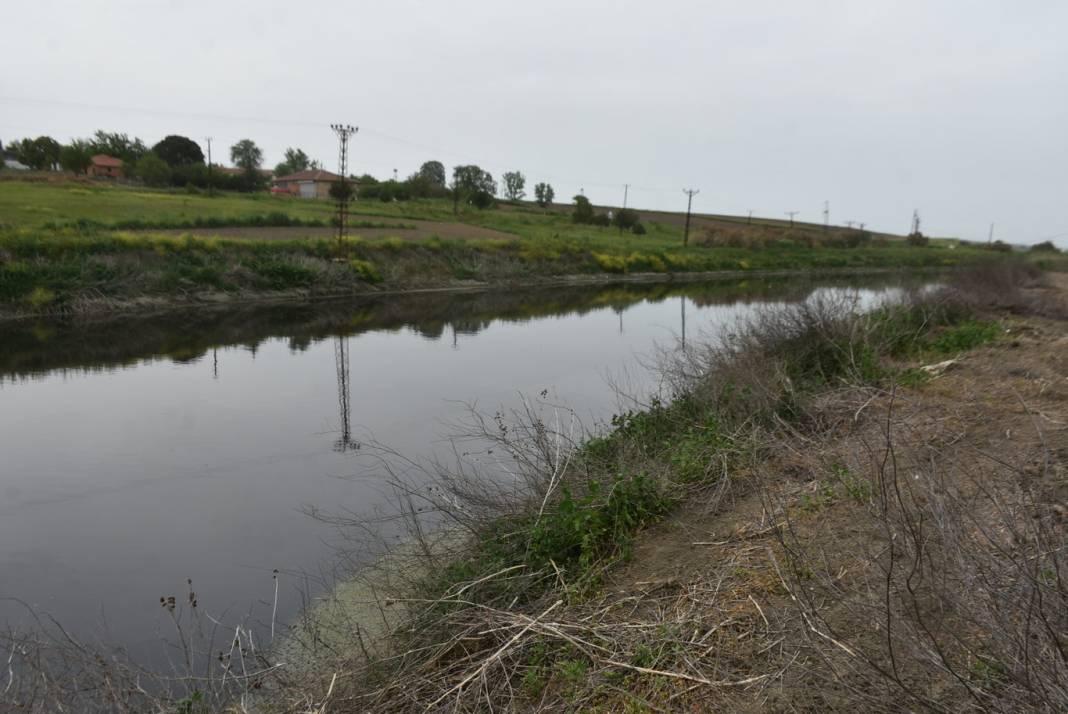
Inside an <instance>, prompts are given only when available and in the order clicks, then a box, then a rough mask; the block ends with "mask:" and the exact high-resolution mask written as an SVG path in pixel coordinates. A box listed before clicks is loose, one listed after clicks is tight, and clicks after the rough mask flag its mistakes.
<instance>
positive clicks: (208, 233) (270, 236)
mask: <svg viewBox="0 0 1068 714" xmlns="http://www.w3.org/2000/svg"><path fill="white" fill-rule="evenodd" d="M352 220H353V223H359V221H360V220H361V219H359V218H353V219H352ZM368 222H373V223H380V224H384V225H396V226H405V227H403V228H401V227H397V228H360V227H359V226H352V227H350V228H349V235H351V236H359V237H360V238H364V239H367V240H376V239H379V238H400V239H402V240H412V241H418V240H426V239H428V238H430V237H432V236H437V237H439V238H445V239H449V238H456V239H459V238H464V239H472V240H515V239H517V238H518V237H519V236H517V235H515V234H514V233H506V232H504V231H498V230H494V229H492V228H483V227H481V226H470V225H467V224H465V223H445V222H441V221H415V220H409V219H397V220H392V219H369V220H368ZM149 232H151V233H163V234H165V235H192V236H198V237H204V238H208V237H219V238H240V239H245V240H302V239H314V238H332V237H334V236H336V235H337V229H335V228H331V227H325V226H324V227H314V226H313V227H302V226H266V227H255V226H250V227H245V226H241V227H232V228H190V229H180V230H179V229H174V230H165V231H149Z"/></svg>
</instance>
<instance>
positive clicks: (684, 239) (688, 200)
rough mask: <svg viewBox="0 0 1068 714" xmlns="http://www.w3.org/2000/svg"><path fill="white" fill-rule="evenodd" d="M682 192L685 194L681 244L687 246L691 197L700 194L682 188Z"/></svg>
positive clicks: (691, 205)
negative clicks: (684, 228)
mask: <svg viewBox="0 0 1068 714" xmlns="http://www.w3.org/2000/svg"><path fill="white" fill-rule="evenodd" d="M682 192H683V193H685V194H686V230H685V232H684V233H683V234H682V244H683V245H688V244H689V242H690V209H691V208H693V197H694V196H696V195H697V194H699V193H701V190H700V189H694V188H684V189H682Z"/></svg>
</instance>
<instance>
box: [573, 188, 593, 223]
mask: <svg viewBox="0 0 1068 714" xmlns="http://www.w3.org/2000/svg"><path fill="white" fill-rule="evenodd" d="M571 200H572V201H574V202H575V210H574V211H572V213H571V220H572V221H574V222H575V223H593V221H594V218H595V216H594V213H593V204H592V203H590V199H588V198H586V197H585V196H583V195H582V194H579V195H578V196H575V197H574V198H573V199H571Z"/></svg>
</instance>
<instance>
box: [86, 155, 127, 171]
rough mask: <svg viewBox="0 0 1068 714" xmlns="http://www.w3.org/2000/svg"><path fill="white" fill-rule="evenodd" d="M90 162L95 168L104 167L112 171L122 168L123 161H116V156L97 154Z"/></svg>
mask: <svg viewBox="0 0 1068 714" xmlns="http://www.w3.org/2000/svg"><path fill="white" fill-rule="evenodd" d="M90 161H92V162H93V166H103V167H107V168H112V169H119V168H122V159H116V158H115V157H114V156H108V155H107V154H97V155H95V156H93V157H92V158H91V159H90Z"/></svg>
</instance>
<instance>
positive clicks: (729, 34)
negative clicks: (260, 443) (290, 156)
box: [0, 0, 1068, 246]
mask: <svg viewBox="0 0 1068 714" xmlns="http://www.w3.org/2000/svg"><path fill="white" fill-rule="evenodd" d="M3 18H4V27H5V30H4V32H3V40H2V41H0V60H2V62H0V66H2V67H3V70H2V71H0V140H4V141H7V140H10V139H12V138H18V137H22V136H27V135H32V136H36V135H39V134H50V135H52V136H54V137H56V138H57V139H60V140H62V141H65V140H68V139H70V138H71V137H80V136H87V135H89V134H91V133H92V132H93V131H94V130H95V129H98V128H102V129H106V130H109V131H122V132H127V133H130V134H132V135H136V136H139V137H141V138H143V139H144V140H145V141H146V142H147V143H149V144H150V145H151V144H152V143H155V142H156V141H158V140H159V139H161V138H162V137H163V136H165V135H167V134H184V135H187V136H189V137H191V138H193V139H196V140H198V141H200V142H201V143H202V145H203V141H202V138H203V137H205V136H209V135H210V136H213V137H215V141H214V143H213V156H214V157H215V158H217V159H218V158H221V159H222V160H223V161H225V162H227V163H228V162H229V155H228V154H229V146H230V145H231V144H233V143H234V142H235V141H237V140H239V139H242V138H245V137H248V138H252V139H253V140H255V141H256V142H257V144H259V145H260V146H261V147H262V148H263V150H264V153H265V156H266V164H267V165H268V166H273V165H274V164H275V163H276V162H277V161H279V160H280V159H281V155H282V151H283V150H284V149H285V148H286V147H287V146H296V147H300V148H303V149H304V150H305V151H306V152H307V153H308V154H309V155H310V156H312V157H313V158H317V159H320V160H321V161H322V162H323V163H324V165H325V167H326V168H329V169H332V170H333V169H335V168H336V164H337V151H336V141H335V138H334V135H333V134H332V132H331V131H330V128H329V124H330V123H331V122H347V123H351V124H354V125H356V126H358V127H360V132H359V134H358V136H357V138H356V139H355V141H354V144H353V146H352V159H351V163H350V170H351V171H353V172H355V173H364V172H369V173H372V174H374V175H376V176H379V177H382V178H385V177H387V176H391V175H392V172H393V169H394V168H396V169H397V170H398V171H399V172H400V174H401V176H404V175H407V174H409V173H411V172H413V171H414V170H415V169H417V168H418V166H419V164H420V163H422V162H423V161H425V160H427V159H438V160H440V161H442V162H443V163H444V164H445V165H446V166H448V167H451V166H453V165H456V164H459V163H478V164H480V165H481V166H482V167H483V168H486V169H488V170H489V171H491V172H492V173H493V175H494V177H495V178H499V176H500V174H501V173H502V172H503V171H507V170H512V169H518V170H521V171H522V172H523V173H524V174H525V175H526V177H527V191H528V193H532V190H533V184H534V183H535V182H538V181H549V182H550V183H552V184H553V186H554V187H555V189H556V194H557V197H558V199H566V198H569V197H570V196H571V195H573V194H575V193H577V192H578V191H579V189H580V188H584V189H585V192H586V194H587V195H588V196H590V197H591V199H592V200H593V201H594V202H596V203H615V204H618V203H619V202H620V201H622V197H623V184H625V183H629V184H631V185H632V188H631V191H630V204H631V205H633V206H637V207H645V208H665V209H680V210H681V209H685V197H684V196H683V194H682V189H683V188H685V187H693V188H698V189H700V191H701V193H700V194H699V195H698V196H697V197H696V198H695V202H694V209H695V210H698V211H702V212H721V213H736V214H743V215H744V214H745V213H746V212H747V211H748V210H749V209H753V210H754V211H755V212H756V213H757V214H758V215H766V216H771V217H781V216H783V214H784V212H785V211H791V210H797V211H800V213H799V214H798V218H799V219H805V220H811V221H821V220H822V215H821V213H822V210H823V202H824V201H825V200H827V201H830V209H831V220H832V222H834V223H844V222H845V221H846V220H856V221H865V222H866V223H867V224H868V225H869V226H870V227H873V228H876V229H879V230H887V231H892V232H905V231H906V230H907V228H908V226H909V220H910V217H911V215H912V211H913V209H914V208H917V209H919V211H920V214H921V216H922V218H923V222H924V223H923V227H924V229H925V232H927V233H929V234H932V235H955V236H960V237H963V238H968V239H981V240H985V239H986V237H987V231H988V228H989V225H990V223H991V222H994V223H995V224H996V228H995V236H996V237H999V238H1002V239H1005V240H1010V241H1014V242H1023V243H1032V242H1035V241H1037V240H1040V239H1044V238H1050V237H1053V236H1055V235H1056V236H1058V238H1056V240H1057V242H1059V243H1060V244H1061V245H1065V246H1068V216H1066V215H1065V211H1064V210H1063V209H1064V203H1065V200H1066V198H1068V191H1066V188H1068V39H1066V35H1065V32H1066V29H1068V3H1066V2H1063V1H1061V0H1049V1H1046V2H1038V1H1034V0H1016V1H1015V2H1008V1H1006V2H987V1H984V0H958V1H955V2H950V1H939V0H925V1H915V2H914V1H911V0H895V1H892V2H888V1H882V2H875V1H871V0H864V1H860V2H858V0H851V1H828V2H818V1H814V0H809V1H806V2H787V1H786V0H779V1H778V2H769V1H763V0H747V1H745V2H742V1H738V2H723V1H717V0H703V1H701V2H690V1H680V0H659V1H658V2H649V1H646V2H629V1H625V2H598V3H594V2H585V3H583V2H573V1H569V2H560V1H558V0H540V1H538V2H524V3H522V4H520V3H512V2H505V1H504V0H496V1H495V2H490V1H483V0H447V1H440V0H439V1H438V2H417V1H415V0H378V1H376V2H364V1H362V0H352V1H347V2H346V1H342V0H338V1H335V2H327V1H321V0H288V1H286V2H275V1H273V0H259V1H258V2H255V3H252V2H241V3H238V2H229V1H227V0H214V1H212V2H204V1H202V0H173V1H161V0H94V1H93V2H85V0H77V1H64V0H33V1H32V2H30V1H25V2H13V3H10V4H7V5H6V6H5V8H4V11H3Z"/></svg>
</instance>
